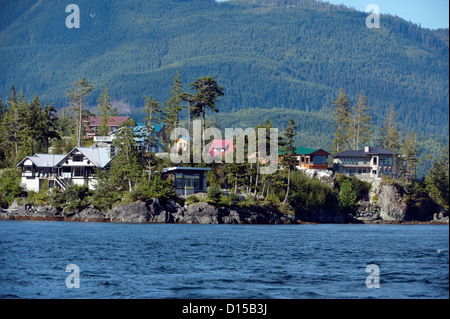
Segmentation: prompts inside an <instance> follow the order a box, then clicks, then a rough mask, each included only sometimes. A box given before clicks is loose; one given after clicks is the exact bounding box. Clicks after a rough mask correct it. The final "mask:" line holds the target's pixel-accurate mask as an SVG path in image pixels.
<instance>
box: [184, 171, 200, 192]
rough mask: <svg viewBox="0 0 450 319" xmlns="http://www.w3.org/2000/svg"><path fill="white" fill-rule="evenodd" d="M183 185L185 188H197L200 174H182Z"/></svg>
mask: <svg viewBox="0 0 450 319" xmlns="http://www.w3.org/2000/svg"><path fill="white" fill-rule="evenodd" d="M184 185H185V188H187V189H199V188H200V174H192V175H184Z"/></svg>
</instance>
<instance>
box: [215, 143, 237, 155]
mask: <svg viewBox="0 0 450 319" xmlns="http://www.w3.org/2000/svg"><path fill="white" fill-rule="evenodd" d="M235 148H236V146H235V145H234V144H233V140H213V141H212V142H211V147H210V148H209V154H210V155H211V156H219V155H222V156H225V154H226V153H228V152H230V151H233V150H234V149H235Z"/></svg>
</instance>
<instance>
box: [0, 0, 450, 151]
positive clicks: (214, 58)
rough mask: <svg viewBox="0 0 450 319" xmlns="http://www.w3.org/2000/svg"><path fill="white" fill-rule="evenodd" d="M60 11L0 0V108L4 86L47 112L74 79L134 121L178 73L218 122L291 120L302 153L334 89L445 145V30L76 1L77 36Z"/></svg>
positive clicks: (191, 6)
mask: <svg viewBox="0 0 450 319" xmlns="http://www.w3.org/2000/svg"><path fill="white" fill-rule="evenodd" d="M67 4H68V3H65V2H61V1H56V0H55V1H37V0H22V1H19V2H16V1H11V0H0V61H1V64H0V96H1V97H2V100H3V101H6V100H7V96H8V93H9V89H10V88H11V86H12V85H15V87H16V90H17V91H19V90H23V91H24V94H25V96H26V97H27V99H28V100H31V97H32V95H33V94H34V93H37V94H38V95H39V97H40V99H41V101H43V102H44V103H54V105H55V106H56V107H57V108H58V109H59V108H61V107H62V106H64V105H65V103H66V101H65V100H66V97H65V92H67V91H68V89H69V88H70V87H71V85H72V84H73V83H75V82H76V81H78V80H79V79H80V78H81V77H82V76H85V77H86V78H87V79H88V80H90V81H91V82H92V84H93V85H94V87H95V90H94V91H93V94H92V96H91V100H90V101H89V102H90V103H91V104H94V103H95V101H96V100H97V98H98V96H99V94H100V90H101V88H102V87H103V85H104V84H107V85H108V87H109V90H110V94H111V96H112V98H113V99H114V100H116V101H121V102H122V105H124V106H125V107H124V108H122V111H130V112H134V113H136V109H137V108H139V107H142V106H143V104H144V99H143V98H142V95H143V94H146V95H152V96H153V97H155V98H156V99H157V100H159V101H164V100H166V99H167V98H168V94H169V88H170V85H171V80H172V78H173V77H174V75H175V72H176V71H178V72H179V73H180V75H181V78H182V81H183V83H184V84H185V88H186V89H188V84H189V83H191V82H193V81H194V80H195V79H196V78H198V77H201V76H215V77H216V79H217V81H218V83H219V84H220V85H221V86H223V87H224V90H225V96H224V97H223V98H221V99H220V102H219V104H218V109H219V110H220V113H219V118H220V119H224V121H225V119H236V120H237V119H238V118H241V117H240V116H236V114H241V113H236V111H239V110H245V109H254V108H258V109H261V111H260V114H258V116H260V117H263V114H264V113H265V112H267V114H271V116H272V117H275V118H276V114H275V113H273V112H272V113H270V112H271V111H270V112H269V111H264V110H274V109H278V110H282V111H281V112H282V114H286V110H294V112H296V113H295V114H301V115H302V117H301V118H302V121H301V122H300V123H299V128H300V130H302V132H301V134H303V135H304V136H305V138H306V137H307V138H306V139H305V141H308V142H310V143H307V144H309V146H316V144H318V143H314V140H313V139H314V138H315V137H319V138H320V139H321V141H325V140H326V138H327V135H328V134H329V133H330V132H331V133H332V130H331V129H330V120H329V119H330V118H331V104H332V101H333V99H334V98H335V97H336V96H337V93H338V91H339V89H340V88H341V87H343V88H345V90H346V91H347V93H348V94H349V97H351V98H352V99H354V100H356V97H357V95H358V94H359V92H360V91H361V90H364V92H365V94H366V96H367V98H368V100H369V103H370V106H371V111H372V113H373V119H374V124H375V125H380V124H381V123H382V122H383V117H384V116H385V115H386V113H387V111H388V109H389V108H390V106H391V105H394V106H395V108H396V112H397V114H398V119H399V124H400V127H402V128H405V129H408V130H411V129H413V130H416V131H418V132H419V133H420V134H438V135H448V130H449V126H448V114H449V108H448V106H449V95H448V85H449V47H448V30H438V31H431V30H427V29H423V28H420V27H419V26H417V25H414V24H412V23H408V22H406V21H404V20H402V19H400V18H398V17H393V16H388V15H382V16H381V28H380V29H368V28H367V27H366V25H365V20H366V17H367V14H366V13H363V12H358V11H355V10H350V9H347V8H345V7H342V6H334V5H330V4H328V3H323V2H320V1H314V0H299V1H295V0H248V1H230V2H222V3H216V2H214V1H207V0H189V1H183V0H152V1H143V0H132V1H116V0H108V1H106V0H105V1H87V0H79V1H77V5H78V6H79V8H80V20H81V21H80V23H81V27H80V28H79V29H68V28H67V27H66V25H65V20H66V17H67V16H68V15H69V13H66V12H65V7H66V5H67ZM228 112H233V113H232V114H230V116H228V117H227V116H223V115H222V113H228ZM283 112H284V113H283ZM250 113H251V112H250ZM326 114H328V118H327V117H326ZM252 115H255V114H254V113H252V114H248V116H252ZM324 119H325V120H324ZM327 119H328V120H327ZM316 120H317V122H316ZM308 123H309V124H308ZM311 123H314V124H311ZM228 124H230V125H233V126H235V124H236V123H231V122H230V121H228V122H227V125H228ZM223 125H224V122H222V123H221V126H223ZM318 132H320V133H318ZM312 144H314V145H312ZM326 146H327V145H323V147H326Z"/></svg>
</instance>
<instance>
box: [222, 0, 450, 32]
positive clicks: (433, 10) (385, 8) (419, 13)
mask: <svg viewBox="0 0 450 319" xmlns="http://www.w3.org/2000/svg"><path fill="white" fill-rule="evenodd" d="M216 1H227V0H216ZM323 1H325V2H329V3H332V4H344V5H345V6H347V7H352V8H355V9H357V10H359V11H366V7H367V6H368V5H369V4H376V5H377V6H378V7H379V8H380V13H381V14H387V13H389V14H391V15H396V16H399V17H401V18H403V19H405V20H406V21H411V22H413V23H416V24H420V25H421V26H422V27H424V28H429V29H439V28H448V27H449V23H448V20H449V14H448V11H449V4H448V3H449V2H448V0H323Z"/></svg>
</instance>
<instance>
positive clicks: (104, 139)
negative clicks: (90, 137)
mask: <svg viewBox="0 0 450 319" xmlns="http://www.w3.org/2000/svg"><path fill="white" fill-rule="evenodd" d="M112 140H113V137H112V136H94V142H112Z"/></svg>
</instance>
